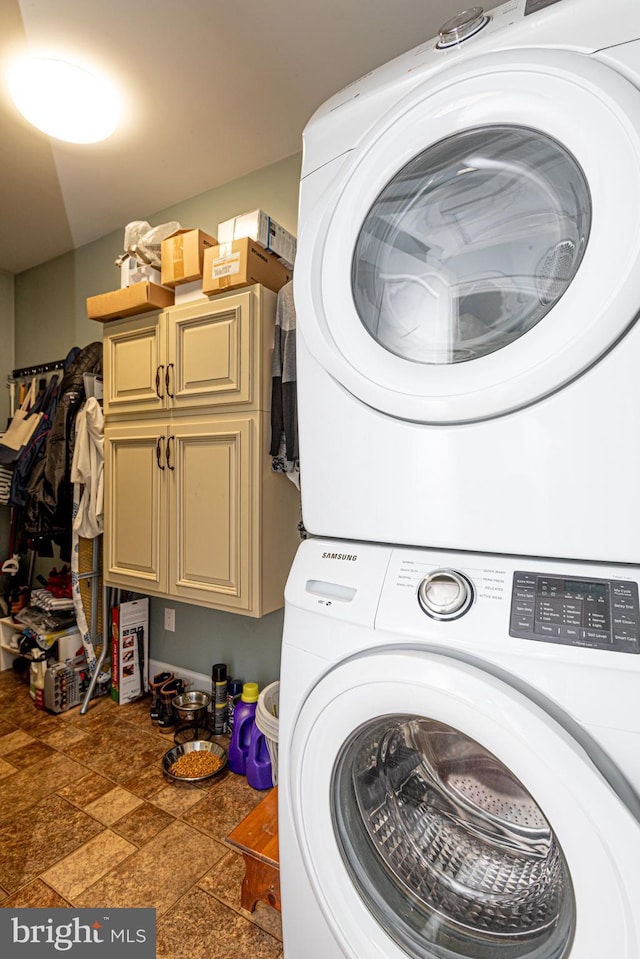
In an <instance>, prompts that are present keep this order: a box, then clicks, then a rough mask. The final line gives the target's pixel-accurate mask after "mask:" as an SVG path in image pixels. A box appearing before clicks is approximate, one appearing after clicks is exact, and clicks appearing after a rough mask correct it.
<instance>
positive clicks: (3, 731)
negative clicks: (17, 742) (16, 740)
mask: <svg viewBox="0 0 640 959" xmlns="http://www.w3.org/2000/svg"><path fill="white" fill-rule="evenodd" d="M0 703H1V700H0ZM15 728H16V727H15V726H14V725H13V723H9V722H7V720H6V719H0V736H6V735H7V734H8V733H12V732H13V731H14V729H15Z"/></svg>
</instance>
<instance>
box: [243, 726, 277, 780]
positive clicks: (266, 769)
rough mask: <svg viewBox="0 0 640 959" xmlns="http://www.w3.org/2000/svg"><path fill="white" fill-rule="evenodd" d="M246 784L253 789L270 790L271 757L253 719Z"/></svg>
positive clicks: (262, 734) (263, 735)
mask: <svg viewBox="0 0 640 959" xmlns="http://www.w3.org/2000/svg"><path fill="white" fill-rule="evenodd" d="M247 782H248V783H249V785H250V786H253V788H254V789H271V787H272V786H273V780H272V776H271V756H270V755H269V747H268V746H267V738H266V736H265V734H264V733H263V732H262V730H261V729H260V728H259V726H258V724H257V723H256V721H255V719H254V721H253V729H252V730H251V737H250V739H249V754H248V756H247Z"/></svg>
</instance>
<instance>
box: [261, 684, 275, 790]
mask: <svg viewBox="0 0 640 959" xmlns="http://www.w3.org/2000/svg"><path fill="white" fill-rule="evenodd" d="M279 702H280V683H277V682H276V683H271V684H270V685H269V686H265V687H264V689H263V690H262V692H261V693H260V695H259V696H258V705H257V706H256V716H255V723H256V726H257V727H258V729H259V730H260V732H261V733H262V734H263V736H264V738H265V739H266V741H267V749H268V750H269V757H270V759H271V779H272V782H273V785H274V786H277V785H278V707H279Z"/></svg>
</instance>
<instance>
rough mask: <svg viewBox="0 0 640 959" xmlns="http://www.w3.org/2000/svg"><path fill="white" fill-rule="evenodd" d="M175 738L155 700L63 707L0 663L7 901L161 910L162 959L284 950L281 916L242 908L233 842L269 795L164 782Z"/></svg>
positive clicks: (240, 957) (234, 783) (0, 903)
mask: <svg viewBox="0 0 640 959" xmlns="http://www.w3.org/2000/svg"><path fill="white" fill-rule="evenodd" d="M171 746H173V736H171V735H167V734H164V735H163V734H162V733H160V732H158V729H157V727H154V726H152V725H151V723H150V721H149V699H148V698H147V699H143V700H141V701H139V702H137V703H130V704H128V705H124V706H118V705H116V704H115V703H113V702H112V701H111V700H110V699H109V698H107V697H102V698H100V699H96V700H93V701H92V703H91V704H90V705H89V709H88V711H87V713H86V715H84V716H82V715H80V708H79V707H76V708H75V709H72V710H70V711H68V712H66V713H61V714H60V715H53V714H51V713H48V712H42V711H41V710H38V709H36V707H35V705H34V703H33V701H32V699H31V697H30V696H29V689H28V686H26V685H25V684H24V683H23V682H22V681H21V680H20V679H18V678H17V677H16V675H15V674H14V673H13V671H12V670H6V671H4V672H0V907H22V906H35V907H37V906H40V907H49V908H50V907H55V906H63V907H66V906H68V907H73V906H76V907H89V906H99V907H100V908H102V907H112V908H118V907H129V906H144V907H154V908H155V909H156V935H157V957H158V959H161V957H172V959H231V957H233V959H279V957H280V956H281V952H282V942H281V939H282V932H281V922H280V913H278V912H276V911H275V910H274V909H272V908H270V907H269V906H267V905H263V904H262V903H259V904H258V906H257V907H256V910H255V912H253V913H248V912H246V911H245V910H244V909H243V908H242V907H241V906H240V884H241V881H242V877H243V874H244V868H243V860H242V857H241V856H240V855H239V854H238V853H237V852H235V851H233V850H232V848H231V847H230V846H228V845H226V842H225V840H226V837H227V835H228V834H229V833H230V831H231V830H232V829H233V827H234V826H235V825H237V824H238V823H239V822H240V821H241V820H242V819H243V818H244V817H245V816H246V815H247V813H249V812H250V811H251V809H253V807H254V806H255V805H256V804H257V803H258V802H260V800H261V799H262V798H263V797H264V795H265V794H264V793H262V792H258V791H256V790H254V789H252V788H251V787H250V786H249V785H248V784H247V781H246V779H245V778H244V777H241V776H236V775H235V774H234V773H231V772H229V771H228V770H227V771H225V772H224V773H223V774H222V775H221V776H220V777H215V778H214V779H212V780H209V781H208V782H207V783H206V784H199V785H194V784H189V783H174V782H173V781H171V780H168V779H167V778H166V777H165V776H163V774H162V770H161V759H162V756H163V754H164V753H165V752H166V750H167V749H169V748H171Z"/></svg>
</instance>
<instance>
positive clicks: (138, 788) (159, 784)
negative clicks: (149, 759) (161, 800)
mask: <svg viewBox="0 0 640 959" xmlns="http://www.w3.org/2000/svg"><path fill="white" fill-rule="evenodd" d="M122 785H123V786H124V788H125V789H128V790H129V792H131V793H135V794H136V796H140V797H141V798H142V799H149V798H150V797H151V796H155V794H156V793H159V792H160V790H161V789H164V787H165V786H166V785H167V777H166V776H165V775H164V774H163V772H162V766H161V765H160V762H154V763H153V765H151V766H148V767H147V768H146V769H143V770H142V771H141V772H139V773H137V774H136V775H135V776H131V778H129V779H123V780H122Z"/></svg>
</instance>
